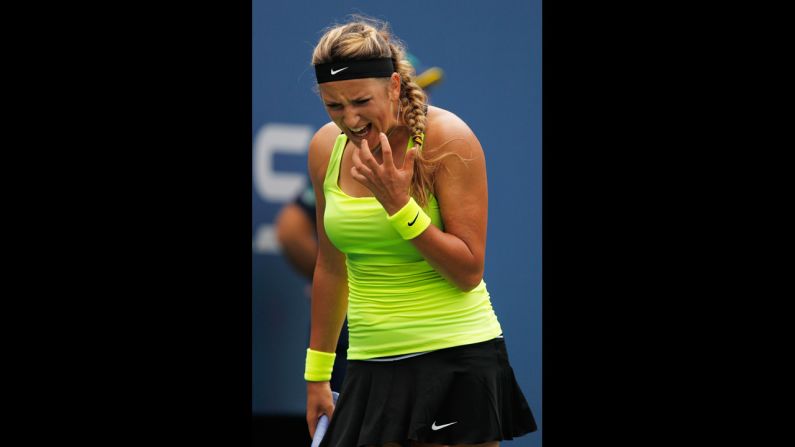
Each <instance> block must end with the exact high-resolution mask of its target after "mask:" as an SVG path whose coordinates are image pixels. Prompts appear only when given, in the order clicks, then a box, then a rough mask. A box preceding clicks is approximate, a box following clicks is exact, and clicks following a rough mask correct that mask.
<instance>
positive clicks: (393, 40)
mask: <svg viewBox="0 0 795 447" xmlns="http://www.w3.org/2000/svg"><path fill="white" fill-rule="evenodd" d="M352 17H353V19H352V20H351V21H350V22H348V23H345V24H342V25H333V26H332V27H330V28H328V29H326V30H325V33H324V34H323V37H321V38H320V41H319V42H318V44H317V46H315V50H314V52H313V53H312V65H317V64H325V63H331V62H342V61H346V60H366V59H376V58H386V57H389V58H391V59H392V64H393V65H394V67H395V71H396V72H397V73H398V74H399V75H400V98H399V101H400V109H401V110H402V112H401V115H402V116H403V122H405V123H406V124H407V125H408V127H409V129H410V132H411V138H412V139H413V140H414V143H415V144H416V145H417V146H418V147H417V153H416V155H417V156H416V158H415V160H414V174H413V176H412V178H411V187H410V189H409V194H411V196H412V197H414V199H415V200H416V201H417V203H419V205H420V206H422V207H425V206H426V205H427V204H428V195H429V194H430V193H431V192H432V191H433V177H434V176H433V171H434V170H435V168H436V164H437V162H438V161H439V160H440V159H441V158H443V157H439V158H435V159H429V158H425V156H424V155H423V151H422V150H421V149H422V145H423V143H424V141H423V134H424V133H425V126H426V123H427V117H426V112H427V107H428V96H427V95H426V94H425V92H424V91H423V90H422V88H421V87H420V86H419V85H417V83H416V82H415V81H414V77H415V70H414V67H413V66H412V65H411V63H410V62H409V61H408V60H407V59H406V47H405V45H404V44H403V42H401V41H400V40H399V39H398V38H397V37H396V36H394V35H393V34H392V32H391V30H390V29H389V24H387V23H386V22H382V21H379V20H376V19H373V18H370V17H366V16H362V15H353V16H352Z"/></svg>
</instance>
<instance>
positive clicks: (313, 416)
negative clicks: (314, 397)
mask: <svg viewBox="0 0 795 447" xmlns="http://www.w3.org/2000/svg"><path fill="white" fill-rule="evenodd" d="M319 419H320V415H319V414H318V413H316V412H313V411H310V410H309V409H307V412H306V424H307V426H308V427H309V437H310V438H314V437H315V430H317V423H318V420H319Z"/></svg>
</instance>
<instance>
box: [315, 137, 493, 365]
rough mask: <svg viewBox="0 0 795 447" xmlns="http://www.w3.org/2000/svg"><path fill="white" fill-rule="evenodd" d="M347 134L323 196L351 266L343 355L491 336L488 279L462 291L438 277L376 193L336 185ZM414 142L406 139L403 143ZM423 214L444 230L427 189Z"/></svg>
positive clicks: (331, 230) (334, 238)
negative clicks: (355, 193)
mask: <svg viewBox="0 0 795 447" xmlns="http://www.w3.org/2000/svg"><path fill="white" fill-rule="evenodd" d="M346 143H347V136H346V135H345V134H341V135H339V136H338V137H337V140H336V142H335V144H334V149H333V150H332V152H331V158H330V159H329V164H328V169H327V170H326V178H325V181H324V182H323V194H324V196H325V200H326V209H325V214H324V215H323V222H324V224H325V228H326V234H327V235H328V238H329V240H330V241H331V243H332V244H334V246H335V247H337V249H339V250H340V251H341V252H343V253H344V254H345V256H346V266H347V267H348V292H349V294H348V334H349V344H348V346H349V347H348V359H350V360H362V359H369V358H375V357H384V356H392V355H399V354H407V353H413V352H424V351H431V350H435V349H442V348H449V347H452V346H459V345H465V344H470V343H478V342H481V341H486V340H490V339H492V338H495V337H497V336H499V335H500V334H501V333H502V329H501V328H500V323H499V322H498V321H497V316H496V315H495V314H494V310H493V308H492V306H491V300H490V298H489V293H488V291H487V290H486V283H485V282H484V281H483V280H481V282H480V284H479V285H478V286H477V287H475V288H474V289H473V290H471V291H469V292H463V291H461V290H460V289H458V288H457V287H456V286H455V285H453V284H452V283H450V282H449V281H447V280H446V279H445V278H444V277H442V276H441V275H440V274H439V273H438V272H437V271H436V270H434V268H433V267H431V265H430V264H428V262H427V261H426V260H425V258H423V256H422V254H421V253H420V252H419V251H418V250H417V249H416V248H415V247H414V245H412V243H411V242H410V241H406V240H403V239H402V238H401V237H400V235H399V234H398V233H397V231H395V230H394V229H393V228H392V226H391V225H390V223H389V222H388V221H387V213H386V210H384V207H383V206H382V205H381V203H380V202H378V200H377V199H376V198H375V197H352V196H349V195H347V194H345V193H344V192H343V191H342V189H340V187H339V183H338V182H339V170H340V164H341V160H342V154H343V152H344V150H345V145H346ZM412 146H413V141H412V140H411V139H409V145H408V148H411V147H412ZM425 212H426V213H428V215H429V216H430V218H431V222H432V224H433V225H436V226H437V227H439V228H440V229H444V227H443V223H442V217H441V214H440V212H439V204H438V202H437V201H436V197H434V196H433V195H431V197H430V198H429V203H428V206H427V207H426V208H425Z"/></svg>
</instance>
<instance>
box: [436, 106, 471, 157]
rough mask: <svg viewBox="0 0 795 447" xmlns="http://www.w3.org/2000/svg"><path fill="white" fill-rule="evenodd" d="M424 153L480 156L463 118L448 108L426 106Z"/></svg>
mask: <svg viewBox="0 0 795 447" xmlns="http://www.w3.org/2000/svg"><path fill="white" fill-rule="evenodd" d="M427 129H428V131H427V133H426V141H425V147H423V151H424V155H427V156H428V157H431V158H435V157H437V156H441V155H444V154H447V153H450V152H452V153H456V154H458V155H460V156H462V157H464V158H472V157H479V156H482V153H483V148H482V147H481V146H480V142H479V141H478V139H477V137H476V136H475V133H474V132H473V131H472V129H470V127H469V125H467V123H466V122H464V120H462V119H461V118H460V117H459V116H458V115H456V114H455V113H453V112H450V111H449V110H445V109H442V108H439V107H434V106H428V123H427Z"/></svg>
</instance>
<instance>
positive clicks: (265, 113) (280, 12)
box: [251, 0, 543, 447]
mask: <svg viewBox="0 0 795 447" xmlns="http://www.w3.org/2000/svg"><path fill="white" fill-rule="evenodd" d="M352 13H362V14H366V15H368V16H371V17H374V18H377V19H381V20H386V21H388V22H389V23H390V25H391V27H392V30H393V32H394V33H395V34H396V35H397V36H398V37H399V38H400V39H402V40H403V41H404V42H405V43H406V45H407V49H408V51H409V52H410V53H411V54H412V55H413V56H414V57H415V58H416V59H417V61H418V62H419V68H420V69H422V68H429V67H439V68H441V69H442V70H443V71H444V79H443V80H442V82H441V83H439V84H438V85H434V86H432V87H431V88H430V89H429V94H430V103H431V104H433V105H436V106H438V107H441V108H444V109H447V110H450V111H452V112H453V113H455V114H456V115H458V116H459V117H461V118H462V119H463V120H464V121H465V122H466V123H467V124H468V125H469V127H470V128H471V129H472V130H473V131H474V132H475V134H476V135H477V137H478V139H479V140H480V142H481V144H482V146H483V149H484V151H485V155H486V167H487V170H488V182H489V220H488V239H487V247H486V269H485V273H484V279H485V281H486V284H487V286H488V289H489V292H490V294H491V298H492V304H493V306H494V309H495V312H496V314H497V317H498V319H499V320H500V323H501V324H502V327H503V330H504V333H505V340H506V344H507V347H508V351H509V355H510V358H511V363H512V365H513V368H514V371H515V373H516V377H517V379H518V381H519V384H520V385H521V387H522V389H523V391H524V392H525V395H526V397H527V399H528V402H529V404H530V407H531V408H532V410H533V412H534V414H535V416H536V420H537V422H538V423H539V432H537V433H534V434H530V435H526V436H524V437H522V438H517V439H516V440H514V441H510V442H505V443H504V444H505V445H511V446H517V447H518V446H540V445H541V432H542V431H543V411H542V410H543V409H542V407H541V397H542V396H541V368H542V364H541V330H542V327H541V312H542V309H541V298H542V297H541V1H540V0H529V1H518V0H517V1H491V2H483V1H482V0H456V1H453V0H437V1H429V0H424V1H423V0H403V1H400V2H374V1H370V2H366V1H337V0H329V1H324V2H318V1H305V0H294V1H290V2H267V1H260V0H254V1H253V3H252V38H253V42H252V95H253V98H252V123H251V124H252V132H253V135H252V138H253V142H254V143H253V148H252V149H253V150H252V163H253V172H252V190H253V194H252V198H253V200H252V204H251V206H252V223H251V224H252V268H253V271H252V278H253V284H252V286H253V287H252V291H253V296H252V318H253V320H252V328H253V340H252V345H253V352H252V355H253V358H252V392H253V396H252V406H253V407H252V411H253V413H254V415H300V416H301V417H303V414H304V410H305V384H304V381H303V369H304V356H305V349H306V347H307V346H308V338H309V297H308V294H307V293H306V290H305V288H306V286H307V281H306V280H304V279H303V277H301V276H300V275H299V274H298V273H296V272H295V271H294V270H293V269H292V268H291V267H290V265H289V264H288V263H287V261H286V260H285V259H283V257H282V256H281V254H280V250H279V247H278V243H277V242H276V240H275V235H274V232H273V227H272V225H273V222H274V218H275V217H276V214H277V213H278V211H279V209H280V208H281V206H282V205H283V204H284V203H285V202H288V201H292V200H293V199H294V198H295V196H296V195H297V194H298V193H299V192H300V191H301V190H302V189H303V187H304V186H305V185H306V184H307V182H308V179H307V177H306V173H305V172H306V161H307V159H306V153H307V148H308V143H309V139H310V138H311V136H312V134H313V133H314V132H315V131H316V130H317V129H318V128H320V127H321V126H322V125H323V124H325V123H326V122H328V121H329V118H328V116H327V115H326V112H325V110H324V108H323V107H322V104H321V102H320V100H319V99H318V97H317V95H316V94H315V93H314V91H313V86H314V83H315V79H314V71H313V69H312V67H311V63H310V59H311V54H312V49H313V48H314V45H315V44H316V42H317V40H318V39H319V38H320V36H321V34H322V30H323V29H324V28H326V27H327V26H329V25H331V24H333V23H335V22H339V23H341V22H344V21H345V19H346V18H347V16H348V15H349V14H352ZM420 69H418V72H419V71H421V70H420Z"/></svg>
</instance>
